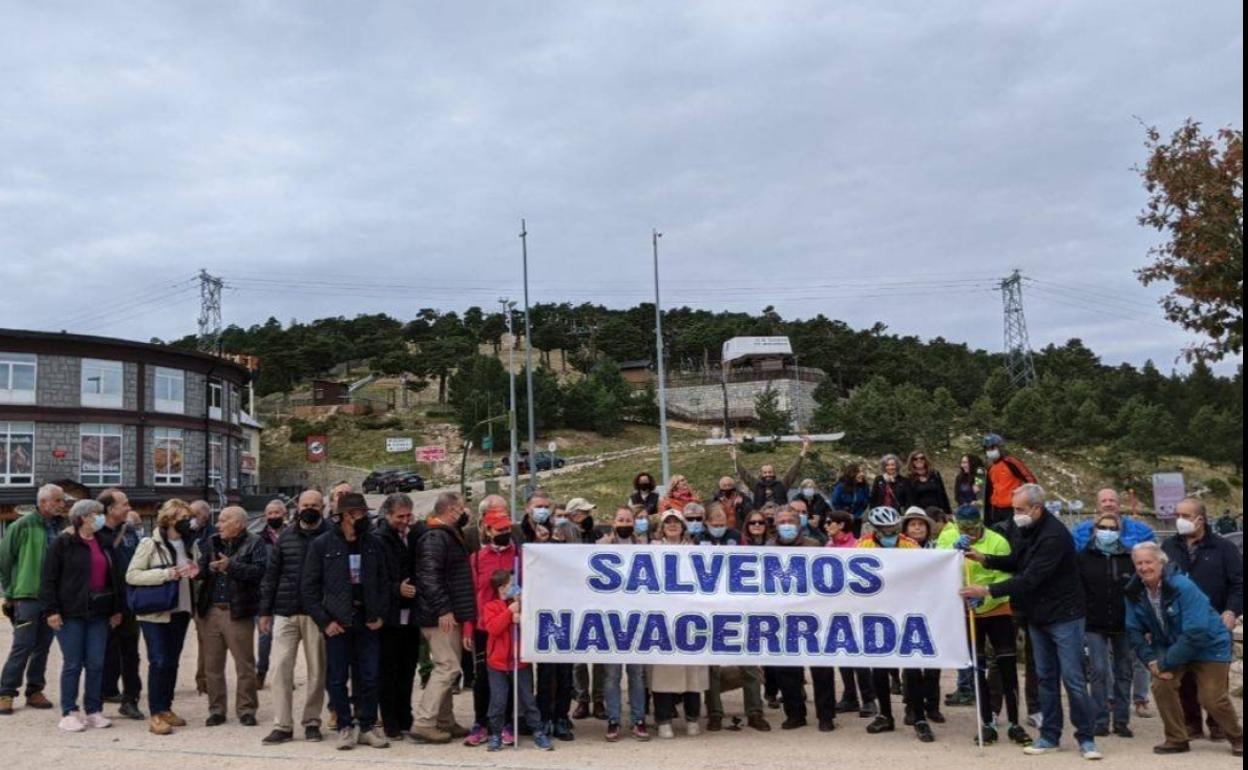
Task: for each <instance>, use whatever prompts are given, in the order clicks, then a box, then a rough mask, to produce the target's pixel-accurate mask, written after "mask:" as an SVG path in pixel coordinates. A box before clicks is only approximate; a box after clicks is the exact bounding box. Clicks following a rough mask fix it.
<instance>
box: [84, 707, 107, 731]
mask: <svg viewBox="0 0 1248 770" xmlns="http://www.w3.org/2000/svg"><path fill="white" fill-rule="evenodd" d="M86 723H87V727H94V728H96V729H103V728H105V727H112V726H113V722H112V720H110V719H109V718H108V717H106V716H104V715H103V714H101V713H100V712H98V711H97V712H95V713H94V714H87V718H86Z"/></svg>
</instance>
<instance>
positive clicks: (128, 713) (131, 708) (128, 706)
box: [117, 701, 147, 720]
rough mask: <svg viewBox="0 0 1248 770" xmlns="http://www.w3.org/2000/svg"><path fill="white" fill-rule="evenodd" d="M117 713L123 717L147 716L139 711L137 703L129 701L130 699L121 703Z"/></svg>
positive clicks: (137, 718) (140, 717)
mask: <svg viewBox="0 0 1248 770" xmlns="http://www.w3.org/2000/svg"><path fill="white" fill-rule="evenodd" d="M117 715H118V716H122V717H125V718H126V719H134V720H139V719H147V716H146V715H145V714H144V713H143V712H142V711H139V707H138V705H137V704H134V703H131V702H130V701H125V702H124V703H122V704H121V706H120V707H119V708H118V709H117Z"/></svg>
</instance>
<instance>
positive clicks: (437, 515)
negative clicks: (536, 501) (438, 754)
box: [411, 492, 477, 743]
mask: <svg viewBox="0 0 1248 770" xmlns="http://www.w3.org/2000/svg"><path fill="white" fill-rule="evenodd" d="M467 523H468V512H467V510H466V509H465V508H464V501H463V500H462V499H460V497H459V495H457V494H455V493H454V492H444V493H442V494H441V495H438V499H437V502H435V503H434V506H433V513H432V514H431V515H430V516H429V519H428V522H427V524H428V526H427V528H426V529H425V532H424V534H423V535H421V536H420V540H419V542H418V543H417V546H416V607H417V615H418V622H419V623H420V627H421V633H422V634H423V635H424V637H425V643H426V644H428V645H429V657H430V658H431V659H432V660H433V673H432V674H431V675H430V676H429V683H428V684H426V685H425V690H424V692H423V693H421V697H420V703H419V704H418V705H417V707H416V717H415V719H414V721H413V723H412V730H411V733H412V737H413V738H414V739H415V740H416V741H418V742H424V743H447V742H449V741H450V740H451V738H452V737H461V736H463V735H467V733H468V731H467V730H465V729H464V728H463V727H462V726H461V725H459V724H457V723H456V722H455V714H454V712H453V711H452V708H451V685H453V684H454V683H455V680H456V678H457V677H459V675H460V671H461V668H460V650H461V649H462V648H467V649H472V637H471V636H464V634H463V624H464V623H469V622H472V621H475V620H476V619H477V597H476V591H475V590H474V588H473V583H472V568H471V566H470V565H469V563H468V550H467V547H466V546H465V544H464V536H463V533H462V529H463V527H464V526H465V525H466V524H467Z"/></svg>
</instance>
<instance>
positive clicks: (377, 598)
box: [302, 526, 390, 629]
mask: <svg viewBox="0 0 1248 770" xmlns="http://www.w3.org/2000/svg"><path fill="white" fill-rule="evenodd" d="M358 542H359V544H360V585H361V586H362V587H363V589H364V591H363V594H364V622H366V623H372V622H374V621H377V620H385V619H386V614H387V612H389V608H390V573H389V570H388V569H387V568H386V554H385V549H384V548H383V547H382V545H381V541H380V540H378V539H377V537H376V536H375V535H373V534H365V535H362V536H360V538H359V540H358ZM350 556H351V552H350V546H349V545H348V544H347V539H346V538H345V537H344V536H343V534H342V528H341V527H334V526H331V527H330V528H329V530H328V531H327V532H325V533H324V534H322V535H320V536H318V537H317V538H316V539H315V540H313V541H312V545H310V546H308V555H307V559H306V560H305V561H304V564H303V584H302V586H303V590H302V593H303V607H304V609H305V610H306V611H307V613H308V614H309V615H311V616H312V619H313V620H314V621H316V624H317V625H318V626H320V627H321V628H322V629H324V628H325V626H328V625H329V624H330V622H332V621H337V622H338V625H340V626H342V627H343V628H350V627H351V625H352V622H353V620H354V617H355V605H354V600H353V599H352V591H351V559H350Z"/></svg>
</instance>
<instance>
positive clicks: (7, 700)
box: [0, 695, 13, 717]
mask: <svg viewBox="0 0 1248 770" xmlns="http://www.w3.org/2000/svg"><path fill="white" fill-rule="evenodd" d="M12 713H13V696H12V695H0V716H6V717H7V716H8V715H10V714H12Z"/></svg>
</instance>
